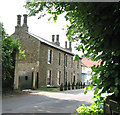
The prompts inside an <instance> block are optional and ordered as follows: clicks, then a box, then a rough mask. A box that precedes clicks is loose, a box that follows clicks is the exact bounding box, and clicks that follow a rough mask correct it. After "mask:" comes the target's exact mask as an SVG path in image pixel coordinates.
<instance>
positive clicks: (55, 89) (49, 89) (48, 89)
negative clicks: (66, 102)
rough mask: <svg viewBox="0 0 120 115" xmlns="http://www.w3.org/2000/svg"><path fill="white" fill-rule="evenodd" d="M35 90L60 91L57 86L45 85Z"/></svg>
mask: <svg viewBox="0 0 120 115" xmlns="http://www.w3.org/2000/svg"><path fill="white" fill-rule="evenodd" d="M37 90H40V91H52V92H54V91H55V92H56V91H60V89H59V88H47V87H43V88H40V89H37Z"/></svg>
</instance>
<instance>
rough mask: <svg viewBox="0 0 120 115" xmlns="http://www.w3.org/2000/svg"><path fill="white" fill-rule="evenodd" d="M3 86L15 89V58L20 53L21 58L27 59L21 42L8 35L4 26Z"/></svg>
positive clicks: (2, 39)
mask: <svg viewBox="0 0 120 115" xmlns="http://www.w3.org/2000/svg"><path fill="white" fill-rule="evenodd" d="M0 42H2V50H1V51H2V86H3V88H9V89H13V86H14V66H15V56H16V53H17V52H18V53H19V56H20V58H22V57H25V55H24V51H23V52H22V51H21V49H20V44H19V40H18V39H17V40H13V39H12V36H9V35H8V34H6V32H5V30H4V28H3V26H2V38H1V41H0Z"/></svg>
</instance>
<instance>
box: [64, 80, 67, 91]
mask: <svg viewBox="0 0 120 115" xmlns="http://www.w3.org/2000/svg"><path fill="white" fill-rule="evenodd" d="M64 90H67V82H65V85H64Z"/></svg>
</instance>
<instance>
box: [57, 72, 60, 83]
mask: <svg viewBox="0 0 120 115" xmlns="http://www.w3.org/2000/svg"><path fill="white" fill-rule="evenodd" d="M60 79H61V71H58V75H57V85H60Z"/></svg>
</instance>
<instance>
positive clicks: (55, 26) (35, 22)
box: [0, 0, 81, 55]
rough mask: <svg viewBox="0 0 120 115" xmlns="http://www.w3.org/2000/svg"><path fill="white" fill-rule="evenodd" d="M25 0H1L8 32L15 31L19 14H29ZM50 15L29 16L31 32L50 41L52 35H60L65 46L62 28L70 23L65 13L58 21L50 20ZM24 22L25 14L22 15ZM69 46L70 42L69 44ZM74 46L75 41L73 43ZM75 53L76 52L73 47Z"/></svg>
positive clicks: (0, 10) (0, 14) (0, 16)
mask: <svg viewBox="0 0 120 115" xmlns="http://www.w3.org/2000/svg"><path fill="white" fill-rule="evenodd" d="M24 4H25V0H1V2H0V22H3V24H4V28H5V30H6V33H8V34H9V35H11V34H12V33H14V31H15V26H16V25H17V15H18V14H20V15H23V14H28V11H27V9H25V8H24V7H23V5H24ZM48 18H49V15H47V16H45V17H44V18H41V19H38V16H32V17H28V27H29V30H28V31H29V32H31V33H33V34H36V35H38V36H40V37H42V38H44V39H46V40H48V41H51V40H52V37H51V36H52V35H53V34H54V35H57V34H59V35H60V38H59V39H60V45H61V46H62V47H64V46H65V41H67V38H66V35H65V30H62V28H64V27H65V26H66V24H68V22H66V21H65V18H64V15H61V16H59V18H58V20H57V22H56V23H52V22H51V23H50V22H48ZM21 20H22V22H23V16H22V19H21ZM68 46H69V44H68ZM72 46H73V47H74V43H72ZM73 52H74V53H77V54H78V53H79V55H81V53H80V52H76V51H75V50H74V49H73Z"/></svg>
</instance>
